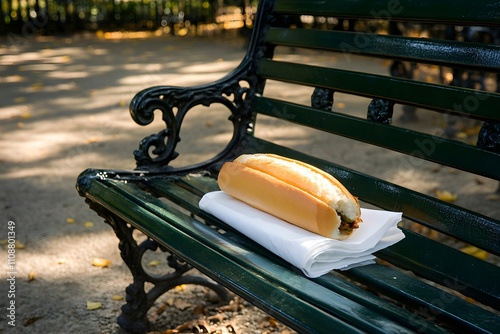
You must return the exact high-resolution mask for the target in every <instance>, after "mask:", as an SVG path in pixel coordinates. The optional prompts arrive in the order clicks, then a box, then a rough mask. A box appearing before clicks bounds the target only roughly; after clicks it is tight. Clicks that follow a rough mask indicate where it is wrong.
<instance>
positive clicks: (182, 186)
mask: <svg viewBox="0 0 500 334" xmlns="http://www.w3.org/2000/svg"><path fill="white" fill-rule="evenodd" d="M196 179H197V178H192V177H190V178H182V179H179V180H178V181H177V182H176V183H174V182H169V181H166V180H162V179H157V180H155V179H152V180H150V181H149V182H148V185H149V186H151V187H152V188H153V189H155V190H156V191H155V193H158V194H160V195H164V196H166V197H168V198H169V199H171V200H173V201H174V202H175V203H178V204H180V205H181V206H182V207H185V208H187V209H188V210H190V211H191V210H192V211H194V212H196V213H197V214H199V215H202V216H203V218H208V219H210V220H211V219H213V218H211V216H210V215H207V214H206V213H205V214H204V213H203V211H201V210H199V209H198V201H199V197H198V196H196V195H194V196H193V194H192V193H191V191H194V192H198V189H197V188H198V185H201V186H202V188H206V186H207V185H208V181H207V182H205V181H201V180H199V179H198V180H196ZM200 181H201V182H200ZM213 183H215V180H214V181H213ZM187 189H190V190H191V191H189V190H187ZM408 237H410V238H411V236H410V235H408ZM404 241H406V239H405V240H403V242H404ZM419 241H421V243H419V247H420V248H423V249H425V250H428V252H430V251H437V252H438V253H439V254H440V257H441V258H440V259H439V263H438V264H434V263H435V262H436V261H435V260H436V256H435V254H430V256H421V255H420V257H419V256H414V255H418V254H414V253H416V252H415V249H416V248H415V247H414V245H413V244H411V245H409V246H407V247H406V249H404V250H403V251H402V252H401V254H399V255H398V256H399V258H400V259H401V258H403V257H404V256H405V254H406V255H407V256H409V257H410V260H408V259H404V262H405V263H404V264H405V265H404V266H402V268H405V269H407V270H414V269H416V268H417V265H415V262H417V261H419V260H422V258H423V257H425V259H424V261H423V262H418V267H422V266H425V267H426V269H427V270H426V271H425V272H426V273H427V274H429V273H434V277H433V278H436V277H437V276H440V277H438V278H439V279H438V281H441V282H455V286H460V287H461V288H462V287H463V288H469V289H475V288H474V285H475V284H476V283H481V284H480V285H481V286H483V287H485V288H486V289H488V290H489V295H490V300H491V299H492V300H493V303H496V302H499V300H498V295H497V292H498V291H499V288H498V287H496V286H495V285H496V282H497V280H495V279H494V278H495V277H498V278H499V279H500V269H499V268H496V267H495V266H493V265H489V266H488V265H484V264H483V261H480V260H477V259H475V258H473V257H470V256H468V255H466V254H464V253H460V252H459V254H457V252H458V251H455V250H453V249H450V248H449V247H446V246H443V245H441V244H439V243H437V242H434V241H432V240H428V239H426V240H419ZM400 244H402V242H400V243H398V244H397V245H400ZM422 245H425V246H422ZM400 248H401V247H400ZM410 248H411V249H410ZM389 249H391V248H389ZM408 250H409V251H408ZM252 251H255V250H252ZM388 252H391V251H388ZM419 253H420V252H419ZM449 253H451V254H452V255H453V257H455V256H456V262H459V263H460V264H461V265H457V263H456V262H453V263H451V262H449V263H447V260H448V258H446V255H447V254H449ZM384 258H386V259H388V258H390V256H387V255H386V256H385V257H384ZM466 260H471V261H466ZM400 262H403V261H400ZM408 263H410V266H408ZM424 263H427V265H424ZM433 264H434V265H433ZM443 264H444V265H445V266H446V269H447V270H445V272H444V273H443V272H442V271H439V269H440V268H439V266H443ZM469 265H470V266H472V267H474V268H476V270H478V271H481V270H485V271H484V272H490V273H491V274H494V275H493V276H491V275H489V276H488V277H489V278H492V280H489V281H488V277H484V276H483V278H478V277H476V276H478V275H475V272H473V273H471V272H467V271H464V270H463V268H464V267H468V266H469ZM476 265H480V266H479V267H478V266H476ZM492 267H493V268H496V272H494V271H493V268H492ZM417 269H420V268H417ZM392 272H393V271H391V273H392ZM415 272H417V273H419V272H420V270H415ZM384 275H385V276H384V277H386V276H387V274H384ZM379 276H380V275H379ZM398 276H399V277H400V281H401V280H403V281H405V282H406V285H407V286H404V285H403V286H399V291H400V293H401V295H404V296H402V298H403V299H404V298H409V297H408V296H406V295H407V294H411V292H413V290H414V288H413V287H414V286H418V287H419V288H420V289H423V290H425V289H424V287H425V286H426V285H425V284H422V283H420V282H414V281H415V279H414V278H410V277H407V276H404V277H402V276H401V274H400V273H398ZM379 281H380V277H377V279H376V282H377V284H380V283H379ZM471 281H474V282H472V284H471ZM338 283H339V284H340V283H341V282H338ZM483 283H484V284H483ZM384 284H389V285H392V282H391V281H390V280H385V281H384ZM471 285H472V287H471ZM328 286H329V288H330V289H332V290H333V291H336V292H339V293H341V294H343V295H345V294H348V295H349V299H353V298H354V299H353V300H357V302H360V301H359V299H360V298H361V296H360V295H357V294H355V293H354V292H353V291H352V287H351V288H349V289H347V291H346V290H342V289H339V287H338V286H332V285H331V284H330V285H328ZM409 287H410V288H409ZM427 288H430V290H431V292H430V293H429V289H427V290H425V291H426V296H429V295H432V296H435V295H436V294H437V293H439V294H441V296H443V295H444V296H445V297H446V298H447V300H449V301H450V303H449V305H447V306H445V307H443V309H440V310H439V311H440V314H441V318H445V319H446V320H447V321H446V322H451V323H455V325H457V327H458V328H459V329H460V328H461V327H462V326H464V323H465V324H466V325H468V326H471V327H470V328H474V329H477V327H476V326H474V325H471V324H473V323H474V320H476V321H478V323H485V324H489V323H492V319H494V316H492V315H491V313H489V312H485V311H484V310H482V309H481V308H478V307H476V306H473V305H471V304H468V303H466V302H464V301H462V300H460V299H459V298H456V297H454V296H452V295H448V294H447V293H443V292H442V291H441V290H438V289H435V288H432V287H427ZM384 289H387V288H386V287H382V288H379V290H384ZM338 290H340V291H338ZM461 292H464V291H461ZM475 295H478V294H477V293H476V294H475ZM495 295H496V299H495ZM391 297H394V293H392V296H391ZM363 298H367V297H366V294H363ZM396 299H397V300H399V298H396ZM414 299H415V300H413V301H412V304H416V303H418V301H416V300H417V299H418V300H424V301H425V302H424V303H421V304H419V305H418V308H429V307H435V305H432V304H431V303H429V300H425V298H422V297H421V296H419V297H415V298H414ZM365 301H366V300H365ZM361 303H362V302H361ZM491 303H492V302H491V301H490V304H491ZM370 306H371V308H376V309H377V311H378V312H380V310H381V309H383V307H384V306H383V305H382V303H381V301H380V300H379V299H376V300H375V303H374V304H372V305H370ZM385 307H386V308H385V309H384V310H385V311H388V312H389V311H390V310H389V309H387V308H388V306H385ZM464 309H467V312H466V313H467V316H466V317H464V318H465V319H464V320H463V322H464V323H461V322H457V320H456V318H457V316H456V314H460V313H461V312H462V311H463V310H464ZM391 315H392V316H394V313H391ZM399 316H401V314H399ZM408 319H411V321H417V319H418V318H416V317H415V316H414V315H413V316H411V318H407V319H406V320H408ZM398 321H403V319H401V318H398ZM412 325H416V324H412ZM420 325H421V326H426V328H427V329H428V330H429V332H431V329H432V326H430V324H420ZM490 327H491V326H490Z"/></svg>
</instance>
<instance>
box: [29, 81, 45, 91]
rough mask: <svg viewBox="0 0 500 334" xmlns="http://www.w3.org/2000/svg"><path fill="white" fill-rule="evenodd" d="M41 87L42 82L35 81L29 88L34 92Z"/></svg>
mask: <svg viewBox="0 0 500 334" xmlns="http://www.w3.org/2000/svg"><path fill="white" fill-rule="evenodd" d="M42 87H43V83H41V82H37V83H34V84H32V85H31V88H33V90H34V91H35V92H39V91H41V90H42Z"/></svg>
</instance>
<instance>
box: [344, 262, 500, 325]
mask: <svg viewBox="0 0 500 334" xmlns="http://www.w3.org/2000/svg"><path fill="white" fill-rule="evenodd" d="M343 274H344V275H346V276H347V277H350V278H352V279H354V280H356V281H358V282H360V283H362V284H365V285H367V286H368V287H370V288H372V289H374V290H375V291H378V292H380V293H382V294H384V295H387V296H389V297H390V298H394V299H395V300H398V301H400V302H402V303H405V304H407V305H411V307H412V308H413V309H415V310H418V311H420V312H422V313H426V314H428V315H429V316H432V317H434V319H439V320H444V321H445V322H446V323H447V324H450V326H452V328H454V330H455V332H457V333H495V332H497V331H498V328H500V327H499V326H500V317H498V316H497V315H496V314H494V313H491V312H487V311H484V310H483V309H481V308H479V307H477V306H475V305H473V304H470V303H468V302H466V301H464V300H462V299H460V298H458V297H455V296H453V295H451V294H449V293H446V292H444V291H443V290H441V289H438V288H433V287H431V286H429V285H428V284H426V283H424V282H422V281H419V280H412V279H409V278H408V277H407V276H406V275H404V274H402V273H401V272H400V271H397V270H395V269H392V268H389V267H386V266H381V265H376V264H375V265H368V266H363V267H358V268H353V269H351V270H348V271H345V272H343ZM448 285H449V287H450V288H454V289H456V290H458V291H459V290H460V287H459V286H457V282H454V281H450V282H449V284H448ZM423 301H425V302H426V304H427V306H426V307H425V308H422V305H421V304H422V302H423ZM477 324H481V325H482V326H481V327H479V326H478V325H477ZM419 332H422V333H425V328H422V329H421V330H420V331H419Z"/></svg>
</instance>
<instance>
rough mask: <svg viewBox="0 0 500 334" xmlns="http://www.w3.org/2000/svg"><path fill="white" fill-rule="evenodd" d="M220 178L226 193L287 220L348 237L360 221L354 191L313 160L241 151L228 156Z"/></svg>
mask: <svg viewBox="0 0 500 334" xmlns="http://www.w3.org/2000/svg"><path fill="white" fill-rule="evenodd" d="M218 184H219V187H220V189H221V190H223V191H224V192H225V193H227V194H229V195H231V196H233V197H235V198H237V199H239V200H241V201H243V202H245V203H247V204H249V205H251V206H253V207H255V208H257V209H259V210H261V211H265V212H267V213H269V214H272V215H274V216H276V217H278V218H281V219H283V220H286V221H287V222H289V223H292V224H294V225H297V226H300V227H302V228H304V229H306V230H309V231H311V232H314V233H317V234H320V235H322V236H325V237H328V238H333V239H338V240H342V239H346V238H347V237H348V236H349V235H350V234H351V233H352V231H353V230H354V229H356V228H357V227H358V224H359V223H360V222H361V218H360V215H361V211H360V207H359V203H358V200H357V198H356V197H354V196H352V195H351V194H350V193H349V191H348V190H347V189H346V188H345V187H344V186H343V185H342V184H341V183H340V182H339V181H338V180H337V179H336V178H334V177H333V176H331V175H330V174H328V173H326V172H324V171H322V170H321V169H318V168H316V167H314V166H311V165H309V164H306V163H304V162H300V161H297V160H293V159H288V158H285V157H281V156H278V155H274V154H244V155H241V156H239V157H238V158H236V159H235V160H234V161H233V162H226V163H225V164H224V165H223V166H222V169H221V170H220V173H219V178H218Z"/></svg>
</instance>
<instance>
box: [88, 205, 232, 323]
mask: <svg viewBox="0 0 500 334" xmlns="http://www.w3.org/2000/svg"><path fill="white" fill-rule="evenodd" d="M86 202H87V203H88V204H89V206H90V207H91V208H92V209H93V210H94V211H96V212H97V213H98V214H99V215H100V216H102V217H103V218H104V219H105V221H106V223H108V224H109V225H110V226H111V227H112V228H113V230H114V232H115V234H116V236H117V237H118V238H119V240H120V243H119V249H120V254H121V257H122V259H123V261H124V262H125V264H126V265H127V267H128V268H129V270H130V272H131V274H132V276H133V283H132V284H130V285H129V286H128V287H127V288H126V289H125V292H126V304H125V305H123V306H122V314H121V315H120V316H119V317H118V324H119V325H120V327H121V328H122V329H123V330H125V332H126V333H146V332H147V331H148V327H149V321H148V319H147V313H148V310H149V309H150V308H151V306H152V305H153V304H154V302H155V301H156V300H157V299H158V298H159V297H160V296H161V295H163V294H164V293H165V292H167V291H169V290H171V289H173V288H175V287H176V286H178V285H182V284H196V285H202V286H206V287H208V288H209V289H212V290H213V291H214V292H215V293H216V294H217V295H218V296H219V299H220V300H221V301H222V302H228V301H229V299H230V297H229V293H228V292H227V290H226V289H225V288H224V287H222V286H221V285H219V284H217V283H215V282H213V281H211V280H209V279H207V278H205V277H203V276H195V275H187V272H188V271H190V270H191V269H192V266H191V265H189V264H188V263H186V262H184V261H182V260H181V259H179V258H178V257H177V256H175V255H174V254H172V253H170V252H169V251H168V250H167V249H165V248H164V247H159V245H158V243H157V242H156V241H154V240H152V239H150V238H146V239H145V240H143V241H142V242H140V243H137V241H136V239H135V238H134V231H135V228H134V227H133V226H131V225H130V224H128V223H127V222H125V221H124V220H122V219H121V218H120V217H118V216H116V215H114V214H112V213H111V212H109V211H107V210H106V209H104V208H102V207H101V206H99V205H98V204H95V203H93V202H91V201H90V200H86ZM158 248H159V249H161V250H162V251H164V252H166V253H167V254H168V255H167V264H168V265H169V267H170V268H172V269H174V270H173V271H172V272H169V273H166V274H164V275H160V276H155V275H151V274H149V273H148V272H147V271H146V270H145V269H144V267H143V265H142V258H143V256H144V254H145V253H146V252H147V251H156V250H157V249H158ZM146 282H149V283H151V284H152V285H153V287H152V288H150V289H149V290H148V291H146V285H145V283H146Z"/></svg>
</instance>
